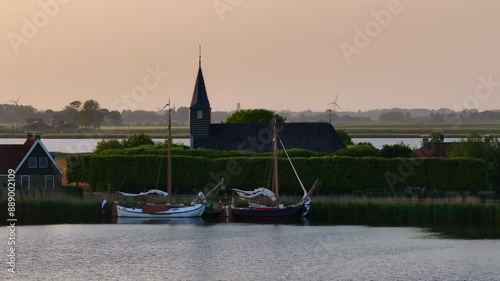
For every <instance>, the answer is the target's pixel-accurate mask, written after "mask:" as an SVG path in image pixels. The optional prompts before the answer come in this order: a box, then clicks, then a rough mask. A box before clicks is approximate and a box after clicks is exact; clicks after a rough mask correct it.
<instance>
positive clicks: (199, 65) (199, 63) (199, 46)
mask: <svg viewBox="0 0 500 281" xmlns="http://www.w3.org/2000/svg"><path fill="white" fill-rule="evenodd" d="M198 48H199V53H200V56H199V60H198V67H199V68H201V45H198Z"/></svg>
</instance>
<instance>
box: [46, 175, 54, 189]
mask: <svg viewBox="0 0 500 281" xmlns="http://www.w3.org/2000/svg"><path fill="white" fill-rule="evenodd" d="M49 188H52V189H54V176H45V189H49Z"/></svg>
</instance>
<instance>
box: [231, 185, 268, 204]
mask: <svg viewBox="0 0 500 281" xmlns="http://www.w3.org/2000/svg"><path fill="white" fill-rule="evenodd" d="M233 190H234V191H235V192H236V193H237V194H238V196H239V197H241V198H245V199H253V198H255V197H258V196H264V197H267V198H269V199H271V200H272V201H276V196H275V195H274V193H273V192H272V191H271V190H269V189H267V188H263V187H259V188H256V189H255V190H254V191H245V190H241V189H236V188H233Z"/></svg>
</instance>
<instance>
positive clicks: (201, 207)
mask: <svg viewBox="0 0 500 281" xmlns="http://www.w3.org/2000/svg"><path fill="white" fill-rule="evenodd" d="M204 211H205V204H199V203H198V204H194V205H191V206H182V207H177V208H170V209H167V210H164V211H158V212H143V209H142V208H137V207H132V208H130V207H125V206H120V205H117V206H116V214H117V216H118V217H126V218H194V217H200V216H201V215H202V214H203V212H204Z"/></svg>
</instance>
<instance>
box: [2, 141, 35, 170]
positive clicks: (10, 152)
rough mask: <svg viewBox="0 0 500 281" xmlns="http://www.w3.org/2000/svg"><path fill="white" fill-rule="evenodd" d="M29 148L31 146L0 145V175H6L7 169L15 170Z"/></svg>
mask: <svg viewBox="0 0 500 281" xmlns="http://www.w3.org/2000/svg"><path fill="white" fill-rule="evenodd" d="M30 148H31V144H2V145H0V159H2V160H1V161H0V175H7V174H8V170H9V169H13V170H15V169H16V168H17V166H18V165H19V163H21V160H23V158H24V156H25V155H26V154H27V153H28V151H29V150H30Z"/></svg>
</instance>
